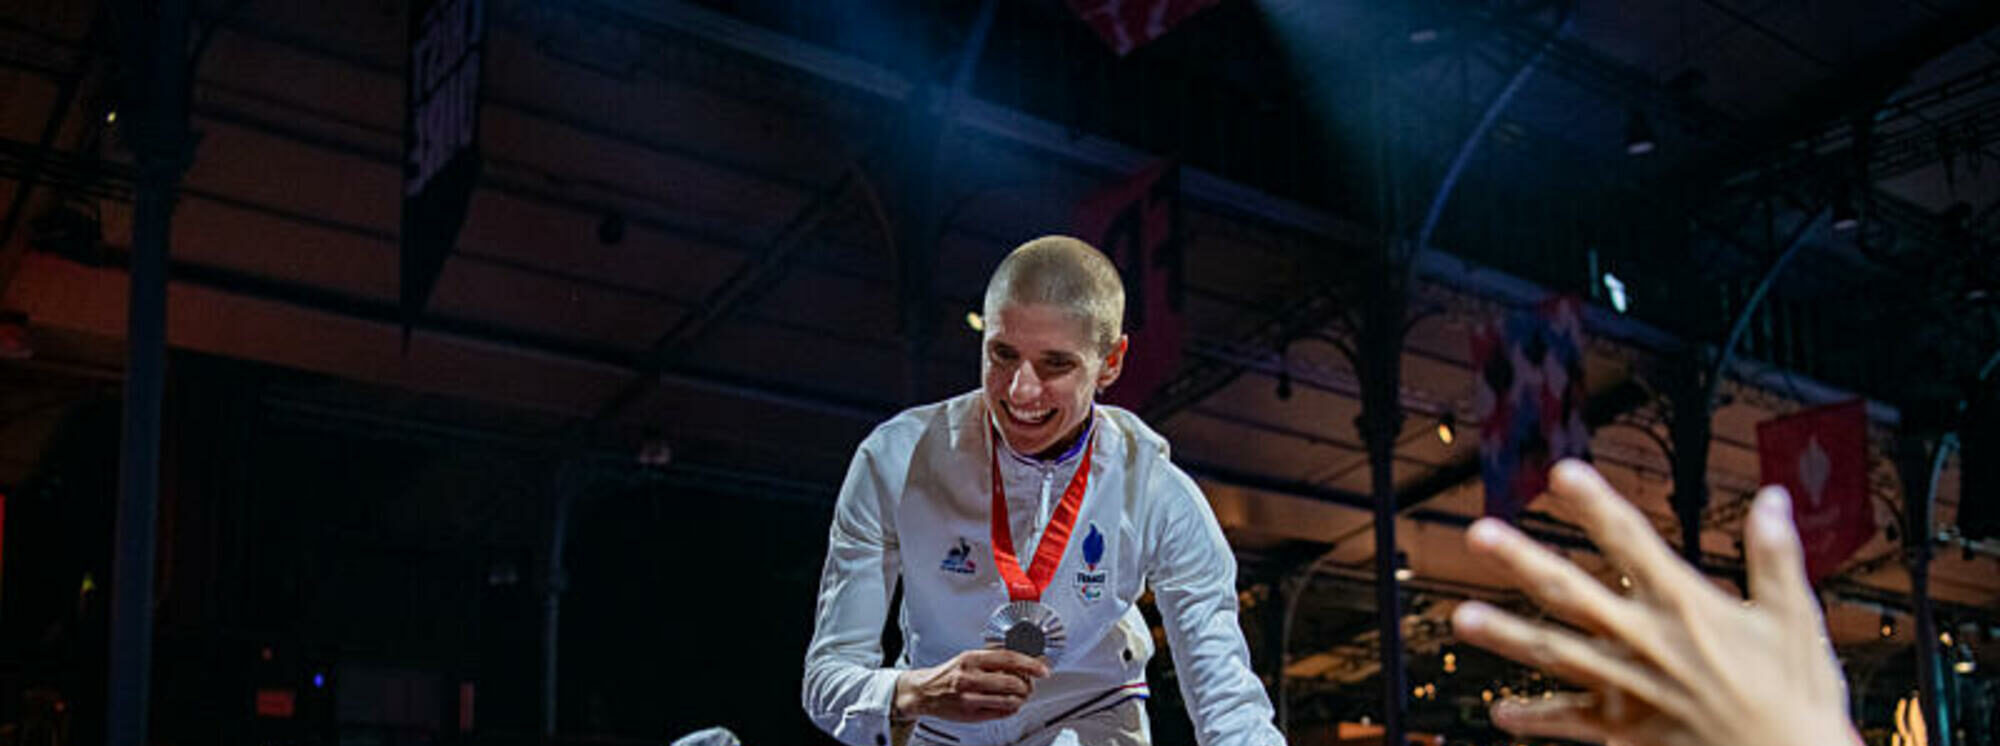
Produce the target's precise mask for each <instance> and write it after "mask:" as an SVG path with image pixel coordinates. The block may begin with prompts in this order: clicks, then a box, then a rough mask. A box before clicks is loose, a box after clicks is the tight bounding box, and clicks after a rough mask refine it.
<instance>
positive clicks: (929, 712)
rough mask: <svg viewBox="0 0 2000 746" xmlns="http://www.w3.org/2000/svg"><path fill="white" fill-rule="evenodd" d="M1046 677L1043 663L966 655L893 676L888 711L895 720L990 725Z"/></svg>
mask: <svg viewBox="0 0 2000 746" xmlns="http://www.w3.org/2000/svg"><path fill="white" fill-rule="evenodd" d="M1048 675H1049V666H1048V664H1047V663H1045V662H1043V661H1042V660H1040V659H1037V658H1030V657H1028V656H1025V655H1022V654H1020V653H1016V652H1014V651H1012V650H999V649H988V650H968V651H965V652H963V653H959V654H958V655H957V656H954V657H953V658H952V659H951V660H948V661H945V662H944V663H941V664H938V665H936V666H932V667H930V668H917V669H912V670H909V671H904V672H903V673H902V675H900V676H897V677H896V702H895V705H894V708H893V710H892V711H893V712H894V717H895V718H896V719H898V720H913V719H915V718H918V717H934V718H941V719H944V720H957V721H960V722H968V723H969V722H978V721H981V720H995V719H999V718H1003V717H1007V716H1009V715H1012V714H1014V712H1015V711H1017V710H1019V709H1021V705H1022V703H1025V702H1027V701H1028V695H1031V694H1034V692H1035V680H1036V679H1040V678H1044V677H1047V676H1048Z"/></svg>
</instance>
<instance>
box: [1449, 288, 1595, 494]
mask: <svg viewBox="0 0 2000 746" xmlns="http://www.w3.org/2000/svg"><path fill="white" fill-rule="evenodd" d="M1582 307H1583V304H1582V301H1579V300H1578V299H1577V298H1576V297H1574V296H1567V295H1565V296H1558V297H1555V298H1551V299H1549V300H1546V301H1543V302H1541V303H1539V304H1536V306H1535V307H1534V308H1533V309H1532V310H1520V311H1515V312H1511V313H1508V314H1507V315H1505V316H1502V317H1500V318H1496V319H1493V320H1492V321H1490V322H1487V323H1484V324H1480V325H1479V326H1477V327H1474V328H1473V330H1472V369H1473V371H1475V372H1476V373H1477V375H1476V376H1474V381H1475V384H1474V386H1473V395H1472V411H1473V415H1474V416H1476V417H1478V418H1479V474H1480V477H1481V479H1482V480H1483V481H1484V482H1485V484H1486V514H1487V515H1490V516H1494V517H1496V518H1502V519H1508V520H1511V519H1513V517H1514V516H1515V515H1517V514H1519V513H1520V512H1521V510H1522V509H1523V508H1526V507H1527V506H1528V503H1530V502H1532V501H1534V499H1535V498H1536V497H1538V496H1540V495H1541V494H1542V493H1543V492H1544V491H1546V490H1547V489H1548V486H1549V476H1548V475H1549V467H1550V466H1553V465H1555V463H1556V462H1557V461H1560V460H1562V459H1565V458H1583V459H1588V458H1590V428H1588V427H1586V426H1585V425H1584V422H1583V407H1584V401H1585V399H1586V398H1587V397H1588V394H1589V388H1588V387H1586V386H1585V385H1584V379H1583V375H1584V367H1583V364H1584V343H1585V340H1584V336H1583V314H1582Z"/></svg>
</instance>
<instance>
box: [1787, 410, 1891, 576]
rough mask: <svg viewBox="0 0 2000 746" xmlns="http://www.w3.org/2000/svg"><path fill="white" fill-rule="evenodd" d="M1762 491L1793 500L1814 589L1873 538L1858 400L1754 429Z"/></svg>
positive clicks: (1864, 414)
mask: <svg viewBox="0 0 2000 746" xmlns="http://www.w3.org/2000/svg"><path fill="white" fill-rule="evenodd" d="M1757 456H1758V460H1759V461H1761V462H1762V467H1763V476H1764V483H1765V484H1776V485H1781V486H1783V487H1784V488H1785V489H1786V490H1788V491H1790V492H1791V493H1792V520H1793V521H1795V522H1797V523H1798V526H1799V541H1800V542H1801V543H1803V544H1804V545H1805V554H1806V575H1807V576H1808V577H1810V578H1812V579H1813V580H1815V581H1817V580H1819V579H1820V578H1822V577H1825V576H1826V575H1827V573H1830V572H1833V571H1834V570H1836V569H1838V568H1839V567H1840V563H1842V562H1844V561H1846V560H1847V558H1848V557H1850V556H1852V555H1853V554H1854V550H1856V549H1860V548H1861V545H1862V544H1865V543H1867V542H1868V539H1869V537H1872V536H1874V535H1875V530H1876V526H1875V510H1874V506H1872V505H1870V504H1869V503H1868V410H1867V408H1866V405H1865V404H1864V403H1863V402H1862V401H1861V400H1859V399H1856V400H1854V401H1851V402H1847V403H1845V404H1834V405H1829V406H1825V407H1820V408H1818V409H1809V410H1806V411H1803V412H1799V413H1797V414H1792V415H1787V416H1784V417H1780V418H1777V419H1775V420H1770V421H1767V422H1761V423H1758V425H1757Z"/></svg>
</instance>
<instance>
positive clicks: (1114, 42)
mask: <svg viewBox="0 0 2000 746" xmlns="http://www.w3.org/2000/svg"><path fill="white" fill-rule="evenodd" d="M1219 2H1222V0H1069V8H1070V10H1073V11H1076V14H1077V15H1079V16H1082V17H1083V22H1084V23H1088V24H1090V28H1091V30H1093V31H1096V32H1097V35H1098V37H1100V38H1102V39H1104V43H1105V44H1109V45H1111V51H1113V52H1117V53H1118V56H1120V57H1123V56H1125V54H1126V53H1128V52H1131V51H1132V50H1134V49H1137V48H1139V45H1141V44H1145V43H1146V42H1149V41H1152V40H1154V39H1158V38H1160V37H1162V36H1165V35H1166V33H1167V31H1168V30H1170V29H1172V28H1173V27H1174V26H1175V25H1176V24H1179V23H1180V22H1181V21H1185V20H1187V18H1188V16H1192V15H1194V14H1195V13H1198V12H1200V11H1201V10H1202V9H1203V8H1207V7H1208V6H1210V5H1214V4H1216V3H1219Z"/></svg>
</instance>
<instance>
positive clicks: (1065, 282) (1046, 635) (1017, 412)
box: [803, 236, 1283, 746]
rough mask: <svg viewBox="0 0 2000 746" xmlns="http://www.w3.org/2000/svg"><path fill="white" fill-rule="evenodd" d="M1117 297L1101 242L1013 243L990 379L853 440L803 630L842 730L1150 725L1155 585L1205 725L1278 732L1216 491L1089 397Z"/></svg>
mask: <svg viewBox="0 0 2000 746" xmlns="http://www.w3.org/2000/svg"><path fill="white" fill-rule="evenodd" d="M1124 306H1125V293H1124V289H1123V288H1122V287H1121V285H1120V284H1119V278H1118V272H1117V270H1116V269H1115V268H1114V267H1113V266H1112V264H1111V262H1110V261H1109V260H1107V259H1106V258H1105V257H1104V255H1103V254H1101V253H1099V252H1098V251H1097V250H1096V249H1094V248H1091V247H1090V246H1089V245H1087V244H1085V243H1083V242H1082V241H1078V240H1076V239H1073V238H1065V237H1059V236H1051V237H1045V238H1039V239H1035V240H1033V241H1029V242H1028V243H1026V244H1023V245H1022V246H1020V247H1019V248H1017V249H1015V250H1014V251H1013V252H1012V253H1010V254H1009V255H1008V256H1007V258H1006V259H1005V260H1003V261H1002V262H1001V263H1000V266H999V268H998V269H996V270H995V271H994V273H993V277H992V279H991V280H990V281H989V283H988V285H987V288H986V296H985V302H984V318H985V322H986V328H985V332H984V337H983V339H982V355H983V356H982V358H981V362H980V370H981V377H982V383H983V385H982V386H981V388H980V389H979V390H978V391H974V392H971V393H967V394H963V395H960V396H957V397H954V398H951V399H948V400H945V401H942V402H937V403H934V404H930V405H926V406H921V407H917V408H915V409H911V410H908V411H905V412H903V413H901V414H899V415H897V416H895V417H894V418H892V419H890V420H889V421H887V422H884V423H882V424H881V425H880V426H878V427H876V428H875V430H874V432H872V433H870V434H869V435H868V437H867V438H866V439H864V440H863V441H862V443H861V445H860V447H859V448H857V449H856V450H855V454H854V460H853V463H852V464H851V466H850V467H849V469H848V473H847V478H846V480H845V482H844V483H843V484H842V485H841V489H840V497H839V501H838V503H837V504H836V506H835V508H834V518H833V526H832V529H831V531H830V534H829V539H828V546H827V557H826V565H825V570H824V572H823V573H822V575H821V578H820V591H819V602H818V607H817V614H816V616H815V620H814V630H813V638H812V643H811V644H810V646H809V647H808V649H807V651H806V661H805V686H804V692H803V699H804V705H805V710H806V714H807V715H808V716H809V717H811V718H812V720H813V721H814V722H815V723H817V724H818V725H819V727H821V728H823V729H825V730H826V731H827V732H828V733H830V734H832V735H833V736H834V737H835V738H837V739H839V740H840V741H841V742H843V743H847V744H852V745H854V746H889V744H898V745H900V744H904V743H923V744H952V745H954V746H957V745H967V746H969V745H971V744H1029V745H1031V746H1041V745H1043V744H1146V743H1149V742H1150V731H1149V726H1148V723H1147V720H1146V714H1145V709H1144V706H1143V705H1144V703H1143V700H1144V699H1145V698H1146V696H1147V694H1148V686H1147V682H1146V662H1147V660H1148V659H1149V658H1151V657H1152V654H1153V638H1152V634H1151V632H1150V630H1149V629H1148V627H1147V625H1146V623H1145V621H1144V620H1143V619H1142V618H1141V616H1140V614H1139V609H1138V606H1137V602H1138V599H1139V597H1140V595H1141V594H1143V593H1144V592H1145V591H1146V590H1147V589H1149V588H1150V589H1151V590H1152V592H1153V594H1154V597H1155V598H1156V599H1157V600H1158V603H1159V609H1160V614H1161V616H1162V617H1163V619H1164V622H1165V628H1166V636H1167V641H1168V644H1169V647H1170V648H1171V650H1172V652H1173V657H1174V664H1175V669H1176V670H1177V671H1178V672H1179V678H1180V686H1181V691H1182V695H1183V697H1184V699H1185V700H1186V702H1187V703H1188V713H1189V715H1190V717H1191V719H1192V720H1193V721H1194V725H1195V728H1196V731H1197V735H1198V738H1199V739H1200V741H1201V742H1202V743H1203V744H1205V745H1206V746H1237V745H1245V746H1247V745H1252V744H1256V745H1263V744H1280V743H1283V738H1282V737H1281V736H1280V735H1279V733H1278V731H1277V729H1276V728H1275V727H1273V725H1272V724H1271V717H1272V709H1271V704H1270V701H1269V699H1268V698H1267V697H1266V695H1265V692H1264V688H1263V686H1262V684H1261V683H1260V682H1259V681H1258V679H1257V677H1256V675H1255V674H1254V673H1252V672H1251V670H1250V664H1249V654H1248V650H1247V648H1246V646H1245V644H1244V641H1243V634H1242V630H1241V628H1240V627H1239V626H1238V623H1237V616H1236V611H1237V610H1236V565H1235V560H1234V558H1233V557H1232V555H1231V554H1230V551H1229V546H1228V545H1227V544H1226V543H1225V542H1224V540H1223V536H1222V530H1221V527H1220V526H1219V525H1218V524H1217V523H1216V521H1215V516H1214V514H1213V513H1212V512H1210V510H1209V507H1208V503H1207V502H1206V501H1205V500H1204V498H1203V497H1202V493H1201V491H1200V490H1199V489H1197V488H1196V487H1195V484H1194V482H1193V481H1192V480H1190V479H1189V478H1188V477H1187V475H1186V474H1184V473H1182V472H1181V470H1180V469H1179V468H1176V467H1175V466H1174V465H1173V463H1172V462H1171V461H1169V460H1168V458H1167V442H1166V440H1165V439H1164V438H1162V437H1161V436H1160V435H1159V434H1158V433H1156V432H1154V431H1153V430H1152V429H1151V428H1149V427H1147V426H1146V424H1145V423H1144V422H1142V421H1140V419H1139V418H1138V417H1137V416H1135V415H1133V414H1132V413H1131V412H1128V411H1125V410H1123V409H1119V408H1117V407H1113V406H1108V405H1099V404H1097V403H1095V401H1094V400H1095V398H1096V396H1097V394H1098V392H1100V391H1102V390H1104V388H1105V387H1107V386H1110V385H1111V384H1112V382H1114V381H1116V380H1117V379H1118V374H1119V371H1120V368H1121V366H1122V365H1123V361H1124V358H1125V354H1126V349H1127V346H1128V340H1127V338H1126V337H1125V336H1124V335H1123V334H1122V333H1121V325H1122V323H1123V316H1124ZM899 581H900V583H901V584H902V588H903V604H902V608H901V609H900V610H899V612H900V613H899V616H898V623H899V625H900V627H901V630H902V635H903V640H904V649H903V653H902V656H901V658H900V659H899V660H896V661H893V662H885V661H883V659H882V658H883V653H882V648H881V641H880V638H881V634H882V630H883V628H884V624H885V621H886V620H887V615H888V613H889V612H890V611H891V609H890V608H889V606H890V604H889V601H890V598H891V594H892V589H894V588H895V586H896V584H897V583H898V582H899Z"/></svg>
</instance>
